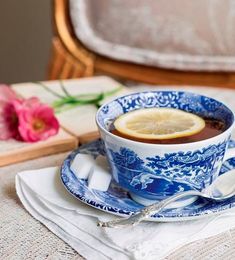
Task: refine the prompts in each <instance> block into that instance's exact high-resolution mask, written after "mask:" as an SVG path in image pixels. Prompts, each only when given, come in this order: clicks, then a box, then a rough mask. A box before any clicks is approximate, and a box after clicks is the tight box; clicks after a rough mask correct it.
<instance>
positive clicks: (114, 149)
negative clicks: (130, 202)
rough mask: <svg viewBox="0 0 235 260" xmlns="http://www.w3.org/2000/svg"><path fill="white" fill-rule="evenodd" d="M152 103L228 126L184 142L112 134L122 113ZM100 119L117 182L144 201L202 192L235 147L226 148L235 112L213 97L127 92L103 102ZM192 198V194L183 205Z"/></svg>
mask: <svg viewBox="0 0 235 260" xmlns="http://www.w3.org/2000/svg"><path fill="white" fill-rule="evenodd" d="M151 107H171V108H177V109H181V110H184V111H187V112H191V113H194V114H197V115H199V116H201V117H203V118H213V119H217V120H221V121H223V122H224V123H225V125H226V130H225V131H224V132H222V133H221V134H219V135H217V136H215V137H212V138H209V139H206V140H202V141H197V142H192V143H183V144H150V143H143V142H137V141H132V140H129V139H126V138H122V137H119V136H117V135H114V134H112V133H111V132H110V125H111V124H112V122H113V121H114V120H115V118H117V117H118V116H120V115H121V114H123V113H127V112H129V111H132V110H136V109H140V108H151ZM96 121H97V125H98V128H99V131H100V134H101V138H102V140H103V142H104V145H105V150H106V156H107V159H108V162H109V164H110V167H111V171H112V175H113V178H114V180H115V181H116V182H117V183H118V184H119V185H120V186H121V187H123V188H125V189H126V190H128V191H129V193H130V195H131V196H132V198H133V199H134V200H136V201H137V202H139V203H141V204H144V205H148V204H150V203H153V202H154V201H156V200H162V199H165V198H166V197H168V196H172V195H174V194H175V193H177V192H182V191H187V190H191V189H195V190H198V191H201V190H203V189H204V188H206V187H207V186H209V185H210V184H211V183H212V182H213V181H214V180H215V179H216V178H217V177H218V175H219V172H220V168H221V166H222V163H223V162H224V161H225V160H227V159H229V158H231V157H235V149H234V148H233V149H227V147H228V142H229V139H230V136H231V132H232V129H233V127H234V114H233V112H232V111H231V110H230V109H229V108H228V107H227V106H225V105H224V104H222V103H221V102H219V101H217V100H215V99H213V98H210V97H206V96H202V95H198V94H193V93H189V92H181V91H148V92H141V93H134V94H129V95H126V96H123V97H119V98H117V99H115V100H113V101H111V102H109V103H107V104H104V105H103V106H102V107H101V108H100V109H99V110H98V112H97V115H96ZM191 202H192V198H190V199H188V200H186V201H184V205H185V204H188V203H191Z"/></svg>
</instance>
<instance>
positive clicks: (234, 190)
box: [97, 169, 235, 228]
mask: <svg viewBox="0 0 235 260" xmlns="http://www.w3.org/2000/svg"><path fill="white" fill-rule="evenodd" d="M234 195H235V169H233V170H230V171H228V172H226V173H224V174H222V175H220V176H219V177H218V178H217V179H216V180H215V181H214V182H213V183H212V184H211V185H210V186H209V187H207V188H206V189H204V190H203V191H201V192H200V191H196V190H190V191H185V192H181V193H177V194H176V195H173V196H171V197H169V198H167V199H165V200H162V201H160V202H156V203H153V204H152V205H150V206H147V207H145V208H143V209H142V210H140V211H139V212H137V213H135V214H134V215H131V216H130V217H128V218H120V219H115V220H111V221H108V222H102V221H99V222H98V223H97V225H98V226H100V227H112V228H117V227H125V226H135V225H137V224H139V223H140V222H141V221H142V220H145V219H147V218H148V217H149V216H151V215H152V214H153V213H155V214H156V213H158V212H160V211H161V210H163V209H164V208H165V207H166V206H167V205H169V204H170V203H172V202H174V201H176V200H178V199H181V198H184V197H187V196H200V197H203V198H208V199H211V200H215V201H222V200H225V199H228V198H230V197H232V196H234Z"/></svg>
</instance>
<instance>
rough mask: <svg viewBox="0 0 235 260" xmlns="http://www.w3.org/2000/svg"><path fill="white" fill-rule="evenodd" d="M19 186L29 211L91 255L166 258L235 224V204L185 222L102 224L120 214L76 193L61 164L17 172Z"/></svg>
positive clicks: (62, 237)
mask: <svg viewBox="0 0 235 260" xmlns="http://www.w3.org/2000/svg"><path fill="white" fill-rule="evenodd" d="M16 191H17V194H18V196H19V198H20V200H21V202H22V203H23V205H24V207H25V208H26V210H28V212H29V213H30V214H31V215H32V216H33V217H34V218H36V219H37V220H39V221H40V222H41V223H43V224H44V225H45V226H46V227H48V229H50V230H51V231H52V232H53V233H54V234H56V235H57V236H58V237H60V238H61V239H63V240H64V241H65V242H67V243H68V244H69V245H70V246H71V247H73V248H74V249H75V250H76V251H77V252H78V253H79V254H80V255H82V256H84V257H85V258H86V259H88V260H89V259H92V260H93V259H97V260H99V259H120V260H122V259H123V260H125V259H148V260H151V259H163V258H164V257H166V256H167V255H169V254H170V253H171V252H173V251H174V250H176V249H177V248H179V247H181V246H183V245H185V244H188V243H190V242H193V241H196V240H199V239H203V238H207V237H210V236H213V235H216V234H219V233H221V232H224V231H227V230H229V229H231V228H233V227H235V209H231V210H228V211H226V212H224V213H223V214H220V215H214V216H211V217H208V218H204V219H197V220H193V221H184V222H170V223H156V222H143V223H141V224H140V225H138V226H136V227H128V228H119V229H111V228H101V227H97V225H96V223H97V221H98V220H102V221H107V220H111V219H114V218H115V217H114V216H113V215H111V214H108V213H105V212H102V211H100V210H97V209H95V208H92V207H90V206H88V205H86V204H84V203H82V202H80V201H79V200H77V199H76V198H74V197H73V196H72V195H70V194H69V193H68V192H67V191H66V189H65V188H64V186H63V184H62V183H61V180H60V176H59V168H58V167H52V168H44V169H39V170H32V171H24V172H20V173H18V174H17V175H16Z"/></svg>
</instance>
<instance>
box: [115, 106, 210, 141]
mask: <svg viewBox="0 0 235 260" xmlns="http://www.w3.org/2000/svg"><path fill="white" fill-rule="evenodd" d="M114 127H115V128H116V130H117V131H119V132H120V133H122V134H124V135H128V136H131V137H135V138H143V139H154V140H157V139H159V140H164V139H173V138H178V137H184V136H190V135H193V134H196V133H198V132H200V131H201V130H202V129H203V128H204V127H205V121H204V120H203V119H202V118H201V117H199V116H197V115H195V114H192V113H188V112H185V111H182V110H179V109H174V108H144V109H138V110H134V111H131V112H128V113H126V114H123V115H121V116H119V117H118V118H117V119H116V120H115V122H114Z"/></svg>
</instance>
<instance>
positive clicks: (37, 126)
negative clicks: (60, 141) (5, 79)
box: [0, 84, 59, 142]
mask: <svg viewBox="0 0 235 260" xmlns="http://www.w3.org/2000/svg"><path fill="white" fill-rule="evenodd" d="M58 131H59V123H58V121H57V119H56V117H55V116H54V112H53V109H52V108H50V107H49V106H47V105H45V104H42V103H40V102H39V99H38V98H29V99H25V100H23V99H19V98H18V97H17V96H16V94H15V93H14V91H13V90H11V89H10V88H9V86H7V85H1V84H0V140H7V139H9V138H15V139H18V140H23V141H25V142H37V141H40V140H45V139H47V138H48V137H50V136H52V135H55V134H57V133H58Z"/></svg>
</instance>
